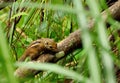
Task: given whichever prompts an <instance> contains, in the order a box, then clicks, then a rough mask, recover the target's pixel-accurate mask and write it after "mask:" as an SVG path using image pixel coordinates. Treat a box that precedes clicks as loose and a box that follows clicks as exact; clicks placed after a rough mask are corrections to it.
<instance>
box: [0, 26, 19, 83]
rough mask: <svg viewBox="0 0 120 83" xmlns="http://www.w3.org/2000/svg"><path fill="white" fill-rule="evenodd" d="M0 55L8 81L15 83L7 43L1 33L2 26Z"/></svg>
mask: <svg viewBox="0 0 120 83" xmlns="http://www.w3.org/2000/svg"><path fill="white" fill-rule="evenodd" d="M0 55H1V58H2V59H3V61H4V62H3V63H2V64H3V65H4V67H3V70H5V71H6V74H7V75H6V76H7V77H8V82H9V83H17V81H16V79H15V77H14V75H13V66H12V62H11V60H10V53H9V49H8V45H7V43H6V39H5V35H4V34H3V31H2V27H1V26H0Z"/></svg>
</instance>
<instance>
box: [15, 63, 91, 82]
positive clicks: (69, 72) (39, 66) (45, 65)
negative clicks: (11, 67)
mask: <svg viewBox="0 0 120 83" xmlns="http://www.w3.org/2000/svg"><path fill="white" fill-rule="evenodd" d="M15 65H17V66H19V67H25V68H31V69H35V70H49V71H51V72H55V73H58V74H63V75H65V76H68V77H71V78H72V79H75V80H78V81H80V82H81V81H82V82H83V81H87V82H89V83H92V82H91V80H89V79H88V78H85V77H83V76H81V75H80V74H78V73H76V72H74V71H72V70H68V69H65V68H63V67H61V66H58V65H56V64H51V63H35V62H28V63H25V62H21V63H20V62H19V63H16V64H15Z"/></svg>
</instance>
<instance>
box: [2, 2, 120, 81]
mask: <svg viewBox="0 0 120 83" xmlns="http://www.w3.org/2000/svg"><path fill="white" fill-rule="evenodd" d="M9 7H11V9H10V8H9ZM88 7H89V8H88ZM107 8H108V7H107V5H106V2H105V1H103V0H102V1H101V0H34V1H33V0H26V1H25V0H17V1H16V2H15V3H13V4H12V5H9V6H8V7H6V8H4V9H2V10H0V79H1V80H0V83H17V82H18V83H19V81H22V80H18V79H16V78H15V77H14V70H15V68H16V67H17V66H27V67H29V68H33V69H37V70H47V71H46V72H45V73H44V74H42V73H39V74H38V75H36V76H35V77H32V78H25V79H27V80H26V81H27V83H58V82H60V83H63V82H64V80H65V79H71V78H72V79H73V80H74V83H84V82H85V83H103V82H105V83H116V78H115V72H114V65H117V66H119V49H120V44H119V41H120V38H119V34H118V33H117V31H118V29H119V26H120V23H119V22H118V21H116V20H114V19H113V18H112V17H111V16H109V17H108V19H107V22H108V23H109V28H107V26H106V24H105V21H104V19H102V16H101V12H102V11H104V10H105V9H107ZM108 14H109V13H108ZM91 18H92V19H93V20H94V23H95V26H93V28H92V29H91V30H90V28H89V23H88V21H91ZM77 29H80V30H81V35H80V36H81V38H82V44H83V48H79V49H76V50H75V51H74V52H72V53H70V54H69V55H68V56H67V57H65V58H63V59H61V60H59V61H58V62H57V63H56V64H55V63H54V64H52V63H43V64H42V63H40V64H38V63H36V64H35V63H16V61H17V60H18V58H19V57H20V56H21V55H22V54H23V52H24V50H25V49H26V47H27V46H28V45H29V44H30V43H31V41H33V40H36V39H38V38H42V37H48V38H53V39H54V40H55V41H56V42H60V41H61V40H63V39H65V38H66V37H67V36H68V35H69V34H70V33H72V32H74V31H75V30H77ZM110 35H114V37H115V41H114V42H112V41H109V40H108V37H109V36H110ZM115 46H116V47H115ZM113 48H117V49H118V51H117V52H114V51H112V50H111V49H113ZM72 62H73V63H74V64H73V65H67V64H69V63H72ZM66 65H67V66H66Z"/></svg>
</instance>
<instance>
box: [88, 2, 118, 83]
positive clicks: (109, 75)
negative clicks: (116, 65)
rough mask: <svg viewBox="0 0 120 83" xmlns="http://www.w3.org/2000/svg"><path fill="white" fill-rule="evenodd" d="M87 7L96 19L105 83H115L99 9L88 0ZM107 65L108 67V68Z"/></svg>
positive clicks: (95, 3)
mask: <svg viewBox="0 0 120 83" xmlns="http://www.w3.org/2000/svg"><path fill="white" fill-rule="evenodd" d="M88 5H89V7H90V9H91V14H92V16H93V18H94V19H96V25H97V26H96V28H97V33H98V38H99V43H100V44H101V46H102V48H103V49H102V50H101V56H102V61H103V65H104V66H105V72H106V77H105V78H106V83H116V82H115V75H114V73H113V61H112V57H111V55H110V53H109V52H110V46H109V43H108V40H107V35H106V29H105V23H104V20H103V19H102V17H101V15H100V7H99V4H98V3H97V1H96V0H88ZM108 65H109V66H108Z"/></svg>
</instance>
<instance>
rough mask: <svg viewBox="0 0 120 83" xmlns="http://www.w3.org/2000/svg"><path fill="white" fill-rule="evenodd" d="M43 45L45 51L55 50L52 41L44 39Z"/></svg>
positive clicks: (54, 43) (55, 47) (54, 44)
mask: <svg viewBox="0 0 120 83" xmlns="http://www.w3.org/2000/svg"><path fill="white" fill-rule="evenodd" d="M44 45H45V47H46V49H47V50H51V51H55V50H57V43H56V42H55V41H54V40H53V39H49V38H46V39H45V40H44Z"/></svg>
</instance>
